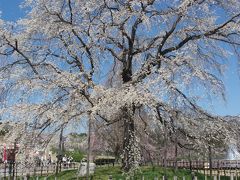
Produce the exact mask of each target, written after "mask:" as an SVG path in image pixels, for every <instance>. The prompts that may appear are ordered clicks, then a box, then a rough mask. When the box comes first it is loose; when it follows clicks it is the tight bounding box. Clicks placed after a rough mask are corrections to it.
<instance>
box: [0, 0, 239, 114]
mask: <svg viewBox="0 0 240 180" xmlns="http://www.w3.org/2000/svg"><path fill="white" fill-rule="evenodd" d="M21 2H22V0H0V11H1V12H2V14H1V18H2V19H4V20H9V21H16V20H17V19H19V18H21V17H23V16H24V14H25V11H26V10H22V9H20V8H19V7H18V6H19V5H20V4H21ZM229 62H230V63H229V68H228V69H227V71H226V74H225V77H224V78H223V80H224V83H225V86H226V100H227V101H226V102H222V101H220V100H218V99H216V100H213V106H209V105H205V104H204V103H202V106H203V107H204V108H205V109H207V110H208V111H210V112H212V113H214V114H219V115H240V78H239V75H238V71H237V70H238V63H237V58H236V57H234V56H232V58H231V59H230V61H229Z"/></svg>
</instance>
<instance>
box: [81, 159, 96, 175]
mask: <svg viewBox="0 0 240 180" xmlns="http://www.w3.org/2000/svg"><path fill="white" fill-rule="evenodd" d="M95 169H96V164H95V163H89V174H94V172H95ZM78 175H79V176H80V177H83V176H86V175H87V162H82V163H81V164H80V167H79V171H78Z"/></svg>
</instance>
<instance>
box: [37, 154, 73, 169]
mask: <svg viewBox="0 0 240 180" xmlns="http://www.w3.org/2000/svg"><path fill="white" fill-rule="evenodd" d="M57 158H59V157H57ZM72 160H73V158H72V157H71V156H67V155H64V156H61V157H60V162H61V163H62V164H63V165H64V166H66V165H70V164H71V162H72ZM35 162H36V164H37V165H38V166H47V165H51V164H55V163H56V161H55V160H53V159H52V157H51V155H50V154H49V155H48V157H47V158H46V159H44V157H43V156H41V157H39V156H36V157H35Z"/></svg>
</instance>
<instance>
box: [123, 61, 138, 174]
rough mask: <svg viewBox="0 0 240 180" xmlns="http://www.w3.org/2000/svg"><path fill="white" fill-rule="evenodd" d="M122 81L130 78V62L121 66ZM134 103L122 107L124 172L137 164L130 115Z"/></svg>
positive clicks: (133, 129) (132, 123)
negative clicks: (130, 105)
mask: <svg viewBox="0 0 240 180" xmlns="http://www.w3.org/2000/svg"><path fill="white" fill-rule="evenodd" d="M122 80H123V83H128V82H129V81H131V80H132V66H131V62H129V64H128V65H127V66H126V67H124V68H123V71H122ZM134 111H135V110H134V104H133V105H132V107H125V108H123V123H124V124H123V128H124V134H123V154H122V158H123V159H122V169H123V170H124V171H125V172H129V171H131V170H133V169H134V168H135V167H137V166H138V165H139V161H140V151H139V147H138V144H137V142H136V134H135V124H134V119H133V118H132V115H133V114H134Z"/></svg>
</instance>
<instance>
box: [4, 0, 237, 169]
mask: <svg viewBox="0 0 240 180" xmlns="http://www.w3.org/2000/svg"><path fill="white" fill-rule="evenodd" d="M22 6H23V8H26V9H27V10H28V14H27V15H26V17H24V18H23V19H19V20H18V21H17V22H16V23H12V22H5V21H3V20H1V22H0V26H1V29H0V54H1V63H0V64H1V69H0V73H1V74H0V80H1V84H2V86H3V87H4V89H8V91H7V92H8V96H7V97H6V98H5V104H4V108H2V110H1V113H2V114H3V117H9V118H10V119H12V120H14V121H21V122H24V121H26V122H27V123H28V125H30V127H32V128H34V129H38V131H39V133H41V132H42V131H44V130H49V131H55V130H59V129H60V128H61V127H62V126H66V125H68V124H71V123H73V122H75V121H81V120H83V121H84V120H86V119H89V121H90V123H89V124H91V123H94V122H95V121H98V122H102V124H103V125H106V126H110V125H111V124H114V123H115V122H118V121H121V122H122V123H123V131H124V133H123V152H122V158H123V165H122V168H123V170H124V171H126V172H130V171H132V170H134V169H136V168H137V167H138V165H139V161H140V158H141V155H140V150H139V143H140V141H139V138H138V136H137V129H138V122H141V123H143V124H144V125H145V126H146V127H147V128H150V129H151V127H154V124H160V125H161V127H162V129H163V130H164V132H166V135H167V136H168V135H171V134H173V133H174V132H175V131H176V130H177V131H179V132H181V133H182V134H183V135H184V136H185V137H186V139H187V140H189V141H193V140H194V142H195V144H201V143H203V142H205V141H206V142H207V141H208V140H206V139H207V137H204V136H200V134H202V133H203V132H205V131H207V132H209V131H210V132H212V134H214V137H215V138H218V136H217V135H216V134H222V133H224V134H225V136H224V139H228V137H229V133H228V132H230V131H229V129H228V128H225V122H224V121H223V120H222V119H221V118H217V117H215V116H213V115H211V114H209V113H208V112H207V111H206V110H204V109H203V108H201V106H199V104H200V103H203V102H204V103H205V104H208V103H210V102H211V99H212V98H224V84H223V82H222V81H221V76H222V74H223V70H224V68H225V66H226V65H227V63H228V61H229V59H231V58H230V57H231V56H232V54H233V53H234V54H236V55H238V53H239V45H240V38H239V37H240V36H239V35H240V28H239V27H240V26H239V20H240V13H239V12H240V2H239V1H238V0H222V1H219V0H174V1H166V0H114V1H112V0H74V1H73V0H26V1H25V2H24V3H23V5H22ZM109 75H110V76H111V82H112V86H110V87H109V85H106V84H107V83H106V82H107V81H109V78H108V77H109ZM141 112H144V113H145V114H146V116H147V117H148V118H147V119H145V118H144V119H143V118H141ZM50 126H51V127H50ZM53 127H54V128H53ZM147 128H146V129H147ZM53 129H54V130H53ZM199 131H201V132H202V133H199ZM214 137H213V136H211V138H214Z"/></svg>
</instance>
